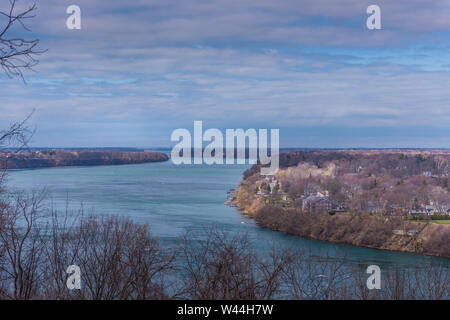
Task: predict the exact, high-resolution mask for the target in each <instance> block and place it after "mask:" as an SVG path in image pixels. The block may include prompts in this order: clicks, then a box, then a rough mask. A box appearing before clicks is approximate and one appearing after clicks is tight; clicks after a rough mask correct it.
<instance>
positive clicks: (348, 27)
mask: <svg viewBox="0 0 450 320" xmlns="http://www.w3.org/2000/svg"><path fill="white" fill-rule="evenodd" d="M36 2H37V4H38V6H39V10H38V12H37V17H36V18H35V19H33V20H32V21H31V20H30V21H29V27H30V28H31V29H32V30H33V33H31V34H26V36H28V37H39V38H40V39H41V47H42V48H44V49H48V52H47V53H45V54H44V55H42V56H41V58H40V64H39V65H38V66H37V67H36V70H37V73H27V74H26V79H27V84H24V83H23V82H22V81H21V80H19V79H12V80H11V79H8V78H7V77H6V76H4V75H0V84H1V85H0V97H1V101H2V102H1V104H0V115H1V116H0V128H4V127H6V126H7V125H8V124H9V123H11V122H13V121H17V120H20V119H22V118H24V117H25V116H26V115H27V114H29V113H30V112H31V111H32V110H35V112H34V114H33V117H32V119H31V124H32V125H33V126H35V127H36V134H35V136H34V139H33V145H34V146H49V147H77V146H80V147H84V146H86V147H94V146H135V147H149V146H168V147H169V146H173V143H172V142H170V134H171V132H172V131H173V130H174V129H176V128H187V129H191V130H192V127H193V121H194V120H202V121H203V125H204V127H205V128H213V127H214V128H221V129H225V128H268V129H270V128H278V129H280V142H281V145H282V147H431V148H434V147H446V148H449V147H450V127H449V126H448V123H449V122H450V105H449V103H450V90H449V88H450V50H449V49H450V19H449V18H448V17H449V15H450V1H433V2H432V3H431V1H430V2H429V1H419V0H397V1H393V0H390V1H386V0H379V1H378V0H375V1H374V0H370V1H365V0H327V1H324V0H305V1H300V0H298V1H293V0H278V1H274V0H258V1H256V0H183V1H171V0H130V1H99V0H90V1H87V0H77V1H74V0H70V1H66V0H45V1H43V0H41V1H36ZM19 3H21V4H22V5H27V4H28V1H25V0H22V1H20V0H19ZM71 4H77V5H79V6H80V8H81V11H82V29H81V30H68V29H67V28H66V23H65V21H66V18H67V16H68V15H67V14H66V13H65V11H66V8H67V7H68V6H69V5H71ZM371 4H377V5H379V6H380V8H381V19H382V30H368V29H367V28H366V25H365V24H366V19H367V16H368V15H367V14H366V8H367V6H369V5H371ZM1 5H2V6H4V5H5V3H4V1H2V4H1ZM0 22H1V21H0ZM14 31H16V32H19V31H18V30H14Z"/></svg>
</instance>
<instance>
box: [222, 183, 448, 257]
mask: <svg viewBox="0 0 450 320" xmlns="http://www.w3.org/2000/svg"><path fill="white" fill-rule="evenodd" d="M246 193H247V192H246V191H245V189H243V188H242V185H241V187H240V188H238V189H237V190H236V196H235V197H234V198H233V199H230V200H228V204H229V205H232V206H236V207H237V209H238V210H239V211H240V212H241V214H243V215H245V216H248V217H250V218H252V219H254V220H255V221H256V223H257V225H258V226H260V227H262V228H266V229H270V230H273V231H278V232H281V233H283V234H289V235H295V236H299V237H303V238H309V239H314V240H321V241H327V242H331V243H339V244H347V245H353V246H359V247H366V248H372V249H380V250H388V251H397V252H406V253H415V254H422V255H428V256H436V257H444V258H450V242H449V241H448V240H449V239H450V225H448V224H436V223H431V222H415V221H410V220H406V219H404V218H402V217H395V216H389V217H380V216H373V215H367V214H350V213H348V212H346V213H335V214H333V215H330V214H329V213H314V214H311V213H305V212H302V211H301V210H298V209H294V208H284V207H282V206H279V205H270V204H266V203H264V202H262V201H261V199H258V198H254V201H249V197H248V195H247V194H246ZM246 201H247V202H246Z"/></svg>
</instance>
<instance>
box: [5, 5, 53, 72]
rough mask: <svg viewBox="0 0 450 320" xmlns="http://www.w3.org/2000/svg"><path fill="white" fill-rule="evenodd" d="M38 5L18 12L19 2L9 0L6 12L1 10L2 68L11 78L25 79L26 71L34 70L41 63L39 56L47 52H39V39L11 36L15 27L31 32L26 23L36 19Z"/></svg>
mask: <svg viewBox="0 0 450 320" xmlns="http://www.w3.org/2000/svg"><path fill="white" fill-rule="evenodd" d="M36 10H37V6H36V4H33V5H31V6H29V7H28V8H26V9H23V10H18V8H17V1H16V0H9V6H8V8H7V9H6V10H0V24H3V23H4V25H3V26H1V27H0V66H1V67H2V68H3V71H4V72H5V73H6V75H7V76H8V77H10V78H12V77H21V78H22V79H24V77H23V72H24V71H25V70H33V67H34V66H36V65H37V64H38V63H39V60H38V59H37V56H38V55H39V54H41V53H43V52H45V50H39V49H38V48H37V47H38V44H39V39H25V38H22V37H16V36H14V35H11V33H12V30H14V29H15V26H16V25H17V26H18V27H22V28H23V29H24V30H26V31H31V30H30V29H28V27H27V26H26V24H25V22H26V21H27V20H29V19H32V18H34V17H35V14H34V13H35V11H36Z"/></svg>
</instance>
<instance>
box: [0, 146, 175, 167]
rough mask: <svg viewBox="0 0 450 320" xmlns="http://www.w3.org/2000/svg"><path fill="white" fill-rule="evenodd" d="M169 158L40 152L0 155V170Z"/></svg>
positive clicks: (146, 154) (156, 154)
mask: <svg viewBox="0 0 450 320" xmlns="http://www.w3.org/2000/svg"><path fill="white" fill-rule="evenodd" d="M168 159H169V157H168V156H167V155H166V154H164V153H159V152H128V151H117V150H115V151H106V150H80V151H61V150H40V151H34V152H25V153H18V154H17V153H15V154H12V153H11V154H10V153H5V152H4V153H0V168H8V169H24V168H48V167H64V166H97V165H119V164H137V163H147V162H159V161H167V160H168Z"/></svg>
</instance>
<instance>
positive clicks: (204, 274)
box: [182, 229, 290, 300]
mask: <svg viewBox="0 0 450 320" xmlns="http://www.w3.org/2000/svg"><path fill="white" fill-rule="evenodd" d="M192 240H193V237H192V235H191V236H189V237H186V238H185V240H184V245H183V263H182V275H183V285H184V290H183V292H182V296H183V297H185V298H190V299H201V300H216V299H231V300H237V299H253V300H259V299H273V298H276V297H277V296H278V295H279V294H280V290H281V276H282V274H283V270H284V268H285V266H286V265H287V264H288V263H289V261H290V256H289V255H288V254H287V253H281V254H276V253H275V252H271V253H270V254H269V256H268V257H266V258H265V259H262V258H259V257H258V256H257V255H256V254H255V253H254V252H253V251H252V250H251V249H250V243H249V240H248V238H247V236H241V235H238V236H233V237H232V236H230V235H228V234H226V232H224V231H222V230H217V229H213V230H207V235H206V239H204V240H200V241H196V242H197V244H194V245H192V244H189V243H192ZM197 240H198V239H197Z"/></svg>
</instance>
